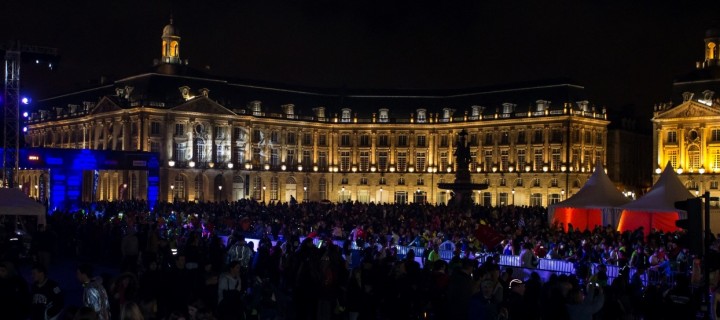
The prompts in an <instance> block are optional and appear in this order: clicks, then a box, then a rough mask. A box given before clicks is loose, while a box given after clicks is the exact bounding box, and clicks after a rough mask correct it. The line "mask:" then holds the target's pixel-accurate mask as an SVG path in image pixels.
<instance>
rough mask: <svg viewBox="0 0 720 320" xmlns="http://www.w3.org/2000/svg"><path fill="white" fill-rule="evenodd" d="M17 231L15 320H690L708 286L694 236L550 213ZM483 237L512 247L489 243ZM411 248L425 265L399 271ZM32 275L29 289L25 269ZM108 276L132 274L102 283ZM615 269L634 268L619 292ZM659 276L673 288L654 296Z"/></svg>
mask: <svg viewBox="0 0 720 320" xmlns="http://www.w3.org/2000/svg"><path fill="white" fill-rule="evenodd" d="M13 219H14V218H13ZM5 222H6V223H5V226H6V228H5V229H3V230H0V232H3V234H0V238H2V242H1V243H0V260H1V261H3V263H2V264H0V290H1V292H0V303H2V304H5V306H13V307H14V308H12V310H14V311H12V312H10V311H6V310H11V309H8V308H5V306H0V310H2V311H0V312H4V313H5V314H6V315H7V319H25V318H27V317H29V318H30V319H102V320H106V319H123V320H125V319H632V318H633V317H636V318H639V317H644V319H665V318H668V319H670V316H673V317H674V318H672V319H680V318H682V319H688V316H691V315H694V313H693V312H694V311H695V310H697V308H698V307H699V304H700V301H701V300H702V299H700V298H699V296H701V295H702V292H701V291H700V290H699V289H696V287H698V286H699V284H700V283H701V282H702V281H704V279H701V278H697V279H696V277H699V275H700V273H699V272H693V273H688V271H690V270H691V269H693V259H692V256H691V255H690V253H689V252H688V251H687V249H686V248H687V245H686V241H687V240H686V239H685V237H686V236H687V235H686V234H684V233H683V232H671V233H667V232H660V231H656V230H651V231H650V232H649V233H648V234H647V235H646V233H645V232H643V230H637V231H635V232H625V233H619V232H617V231H616V230H614V228H610V227H597V228H595V229H593V230H577V229H574V228H572V226H570V227H569V228H568V230H566V231H565V230H564V229H563V228H560V227H558V226H552V225H550V224H548V221H547V212H546V210H545V208H541V207H515V206H504V207H482V206H475V207H473V208H472V209H471V210H469V211H459V210H455V209H452V208H450V207H446V206H444V205H438V206H432V205H424V204H404V205H399V204H372V203H371V204H363V203H351V202H346V203H338V204H330V203H318V202H306V203H273V204H262V203H258V202H256V201H250V200H241V201H237V202H213V203H191V202H175V203H160V204H158V205H157V206H155V207H154V208H152V209H151V208H149V207H148V206H147V204H146V203H145V202H143V201H115V202H97V203H88V204H85V205H84V206H83V209H81V210H79V211H76V212H54V213H53V214H52V215H50V216H49V217H48V226H40V227H38V229H37V230H33V227H34V226H32V225H31V224H28V225H26V228H27V229H28V230H27V233H28V234H31V235H32V240H31V242H30V243H31V245H30V246H29V247H30V249H29V251H28V252H24V250H23V246H22V245H18V244H21V243H22V242H23V241H22V239H16V240H15V241H9V240H8V239H11V238H13V237H15V238H17V235H18V232H16V231H17V228H18V226H17V224H16V223H15V220H12V221H10V220H7V221H5ZM8 222H10V223H8ZM480 226H485V228H483V229H482V230H485V231H484V232H488V231H487V230H491V232H494V233H497V234H499V235H500V236H501V238H502V239H504V240H502V242H501V243H492V242H488V241H487V239H486V237H484V235H483V234H481V233H479V232H478V230H479V227H480ZM488 227H489V228H488ZM249 238H254V239H260V241H259V242H258V244H257V246H255V245H254V243H255V242H252V241H248V239H249ZM318 240H321V241H318ZM336 243H341V244H342V245H337V244H336ZM397 246H409V247H411V248H412V247H415V248H422V249H423V250H420V249H418V250H417V251H418V252H422V253H423V254H422V255H421V256H420V255H419V256H417V257H416V255H415V251H413V250H409V251H407V254H403V255H399V254H398V252H397V250H396V247H397ZM353 248H359V249H355V250H354V249H353ZM713 250H714V252H713V253H714V254H717V250H718V245H717V244H715V245H714V246H713ZM440 251H451V252H452V258H451V259H447V260H444V259H441V258H440V255H439V254H438V252H440ZM500 254H505V255H518V256H520V260H521V263H522V265H521V267H522V268H523V269H525V270H530V272H528V273H525V272H523V271H522V270H519V269H517V268H515V270H513V268H510V267H507V266H500V265H499V264H498V259H494V258H491V259H479V258H478V257H487V256H492V255H500ZM58 257H71V259H74V260H73V261H82V262H90V264H86V263H83V264H80V265H79V266H78V268H77V274H76V275H73V276H75V277H76V278H77V279H78V281H79V282H80V283H82V285H83V287H84V293H83V299H82V301H83V303H82V304H83V305H81V306H66V305H65V303H64V298H63V295H64V294H63V288H62V287H61V286H60V285H59V284H58V282H57V281H56V279H50V278H49V277H48V270H51V268H53V267H54V265H55V263H56V261H57V260H58ZM539 258H544V259H559V260H565V261H569V262H572V263H574V264H575V265H576V268H575V270H576V272H575V274H557V275H555V274H554V275H551V276H549V277H544V276H541V273H540V272H539V271H536V272H533V271H534V270H533V268H536V267H537V259H539ZM28 260H32V267H31V269H32V273H31V275H32V276H31V279H27V280H26V279H24V278H23V277H22V276H21V275H20V274H19V273H18V272H17V271H16V269H15V267H14V266H22V265H23V264H26V265H27V264H28V263H29V262H28ZM98 263H105V264H110V265H115V266H117V268H118V270H119V272H117V274H113V275H105V277H104V278H103V277H93V276H94V274H93V270H92V267H91V265H92V264H98ZM716 263H717V258H713V259H709V261H708V263H707V264H706V265H707V267H708V268H709V269H711V270H713V271H714V270H717V269H718V267H717V265H716ZM590 264H599V265H600V266H601V267H600V268H597V272H591V269H590V268H588V267H587V266H589V265H590ZM604 265H608V266H610V265H611V266H616V267H626V268H623V269H622V271H621V272H620V273H619V275H618V277H617V278H615V279H614V280H612V281H609V279H608V276H607V274H606V273H605V271H604V268H602V266H604ZM627 267H631V268H633V270H637V272H634V273H633V274H632V275H631V274H630V272H628V270H629V269H628V268H627ZM694 269H695V271H697V266H696V267H695V268H694ZM645 270H655V271H659V272H658V273H659V274H660V276H661V279H672V281H656V282H652V283H649V284H648V285H645V284H644V283H647V282H643V281H642V278H641V277H642V276H643V274H644V272H645ZM526 274H528V275H529V276H525V275H526ZM689 274H692V277H690V276H688V275H689ZM650 306H653V307H650ZM658 306H660V307H658ZM3 318H6V317H5V316H3Z"/></svg>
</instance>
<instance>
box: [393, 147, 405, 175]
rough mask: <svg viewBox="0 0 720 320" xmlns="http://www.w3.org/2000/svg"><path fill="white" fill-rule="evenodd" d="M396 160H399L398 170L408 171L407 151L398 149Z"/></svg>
mask: <svg viewBox="0 0 720 320" xmlns="http://www.w3.org/2000/svg"><path fill="white" fill-rule="evenodd" d="M396 160H397V170H398V171H400V172H405V171H407V152H404V151H402V152H401V151H398V153H397V159H396Z"/></svg>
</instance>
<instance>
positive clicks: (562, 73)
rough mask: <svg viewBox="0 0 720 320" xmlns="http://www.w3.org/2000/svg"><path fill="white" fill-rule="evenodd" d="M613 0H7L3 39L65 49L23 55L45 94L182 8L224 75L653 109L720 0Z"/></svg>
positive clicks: (143, 47) (33, 85)
mask: <svg viewBox="0 0 720 320" xmlns="http://www.w3.org/2000/svg"><path fill="white" fill-rule="evenodd" d="M441 2H442V3H441ZM444 2H452V3H444ZM609 2H610V1H585V2H583V3H578V1H479V0H478V1H435V3H430V2H426V1H411V0H406V1H394V2H392V1H388V0H372V1H361V0H356V1H343V0H334V1H332V0H295V1H271V0H263V1H260V0H255V1H241V0H238V1H167V0H163V1H158V0H153V1H147V0H144V1H109V0H95V1H71V2H67V1H37V0H23V1H16V0H5V1H2V3H0V12H2V13H3V14H2V18H0V41H2V42H6V41H9V40H20V41H22V42H24V43H26V44H35V45H43V46H49V47H56V48H58V49H59V50H60V53H61V55H62V60H61V62H60V66H59V68H57V69H56V70H54V71H53V72H45V71H44V70H38V69H37V68H35V67H34V66H32V65H24V68H23V74H22V75H23V82H22V87H23V91H25V92H26V93H27V94H31V95H33V96H36V97H40V98H42V97H48V96H50V95H54V94H57V93H62V92H68V91H71V90H74V89H77V88H81V87H88V86H89V85H90V84H92V83H94V82H95V83H96V82H97V81H98V79H99V78H100V76H107V77H109V78H110V79H117V78H121V77H124V76H128V75H132V74H136V73H139V72H143V71H145V70H148V68H149V67H150V66H151V65H152V61H153V59H156V58H159V56H160V36H161V33H162V28H163V26H164V25H165V24H167V23H168V20H169V17H170V15H171V14H172V15H173V17H174V19H175V25H176V26H177V27H178V28H179V29H180V32H181V36H182V43H181V51H180V55H181V58H183V59H189V61H190V65H192V66H194V67H197V68H206V67H209V68H210V71H211V72H212V73H215V74H219V75H229V76H233V77H237V78H242V79H257V80H262V81H270V82H277V83H286V84H295V85H302V86H314V87H325V88H348V89H352V88H363V89H367V88H413V89H425V88H426V89H446V88H466V87H477V86H485V85H495V84H507V83H514V82H525V81H532V80H541V79H552V78H559V77H568V78H571V79H575V80H576V81H577V82H578V83H580V84H582V85H584V86H585V87H586V91H587V93H588V95H589V98H590V100H591V102H592V103H594V104H596V105H604V106H607V107H609V108H610V109H611V110H613V109H614V110H618V109H626V110H629V109H633V110H634V111H636V113H637V114H638V115H639V116H642V117H644V118H648V119H649V117H650V110H651V109H652V105H653V104H654V103H657V102H660V101H666V100H668V99H669V98H670V89H671V84H672V79H673V77H674V76H675V75H680V74H683V73H686V72H688V71H690V70H692V69H693V68H694V66H695V62H696V61H699V60H701V59H702V58H703V37H704V33H705V30H706V29H707V28H709V27H710V26H712V25H717V21H718V20H720V1H672V2H675V3H666V2H664V1H661V2H657V1H616V2H617V3H614V4H610V3H609ZM668 2H670V1H668ZM70 3H73V4H72V5H70Z"/></svg>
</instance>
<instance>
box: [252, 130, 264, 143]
mask: <svg viewBox="0 0 720 320" xmlns="http://www.w3.org/2000/svg"><path fill="white" fill-rule="evenodd" d="M260 140H262V131H260V129H255V130H253V137H252V142H254V143H258V142H260Z"/></svg>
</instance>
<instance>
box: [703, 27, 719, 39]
mask: <svg viewBox="0 0 720 320" xmlns="http://www.w3.org/2000/svg"><path fill="white" fill-rule="evenodd" d="M717 37H720V28H710V29H707V31H705V38H717Z"/></svg>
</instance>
